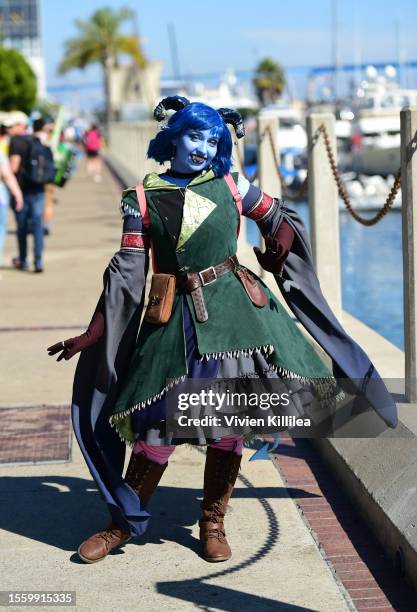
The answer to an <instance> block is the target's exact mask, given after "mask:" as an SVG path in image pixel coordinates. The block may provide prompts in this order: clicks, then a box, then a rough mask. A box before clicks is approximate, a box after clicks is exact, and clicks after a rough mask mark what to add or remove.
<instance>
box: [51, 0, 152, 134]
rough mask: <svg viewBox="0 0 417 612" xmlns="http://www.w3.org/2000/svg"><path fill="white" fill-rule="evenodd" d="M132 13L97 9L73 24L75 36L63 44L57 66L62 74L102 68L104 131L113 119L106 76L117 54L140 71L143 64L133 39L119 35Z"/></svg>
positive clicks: (139, 49)
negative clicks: (88, 16)
mask: <svg viewBox="0 0 417 612" xmlns="http://www.w3.org/2000/svg"><path fill="white" fill-rule="evenodd" d="M133 16H134V12H133V11H132V10H131V9H129V8H126V7H124V8H121V9H119V10H113V9H111V8H107V7H105V8H102V9H98V10H97V11H96V12H95V13H94V14H93V15H92V16H91V18H90V19H89V20H88V21H83V20H81V19H76V20H75V22H74V23H75V25H76V26H77V28H78V30H79V35H78V36H76V37H74V38H70V39H69V40H67V41H66V42H65V57H64V59H63V60H62V62H61V64H60V65H59V66H58V72H59V73H60V74H65V73H66V72H68V71H69V70H72V69H73V68H80V69H84V68H85V67H86V66H88V65H89V64H94V63H97V62H98V63H99V64H101V66H102V68H103V86H104V99H105V117H106V127H107V129H108V127H109V124H110V122H111V120H112V118H113V113H112V108H111V98H110V75H111V70H112V68H113V66H117V64H118V56H119V55H120V54H123V53H125V54H127V55H130V57H132V58H133V59H134V61H135V63H136V64H137V65H138V66H139V67H140V68H142V67H143V66H144V65H145V64H146V60H145V56H144V54H143V52H142V49H141V46H140V41H139V38H138V37H137V36H128V35H125V34H122V33H121V32H120V26H121V24H122V23H123V22H124V21H126V20H127V19H131V18H132V17H133Z"/></svg>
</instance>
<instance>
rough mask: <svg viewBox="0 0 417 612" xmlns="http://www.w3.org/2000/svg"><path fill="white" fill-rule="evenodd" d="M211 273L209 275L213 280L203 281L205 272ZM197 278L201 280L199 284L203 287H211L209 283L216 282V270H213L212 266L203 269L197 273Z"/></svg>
mask: <svg viewBox="0 0 417 612" xmlns="http://www.w3.org/2000/svg"><path fill="white" fill-rule="evenodd" d="M209 271H212V272H211V274H212V276H213V278H212V279H211V280H209V281H207V282H206V281H205V280H204V278H203V274H205V273H206V272H209ZM198 276H199V277H200V280H201V284H202V286H203V287H205V286H206V285H211V283H214V281H216V280H217V274H216V270H215V268H214V266H209V267H208V268H205V269H204V270H200V272H199V273H198Z"/></svg>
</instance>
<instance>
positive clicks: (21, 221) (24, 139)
mask: <svg viewBox="0 0 417 612" xmlns="http://www.w3.org/2000/svg"><path fill="white" fill-rule="evenodd" d="M25 117H26V115H25V114H24V113H20V112H15V113H10V117H9V119H8V122H7V127H8V132H9V135H10V137H11V139H10V146H9V157H10V166H11V168H12V171H13V172H14V173H15V175H16V178H17V181H18V183H19V185H20V188H21V189H22V192H23V199H24V206H23V209H22V210H20V211H16V210H15V215H16V221H17V239H18V246H19V257H18V258H17V259H16V260H15V265H16V267H17V268H19V269H20V270H27V268H28V262H27V235H28V220H29V218H30V219H31V222H32V231H33V238H34V259H35V272H43V267H42V252H43V224H42V219H43V210H44V206H45V188H44V185H39V184H36V183H33V182H30V181H29V180H28V178H27V176H26V167H27V164H28V158H29V155H30V148H31V142H32V140H33V138H37V137H39V136H40V132H41V131H42V128H43V125H44V123H43V120H42V119H37V120H35V121H34V124H33V132H34V134H33V136H32V137H31V136H27V135H26V129H27V117H26V122H25Z"/></svg>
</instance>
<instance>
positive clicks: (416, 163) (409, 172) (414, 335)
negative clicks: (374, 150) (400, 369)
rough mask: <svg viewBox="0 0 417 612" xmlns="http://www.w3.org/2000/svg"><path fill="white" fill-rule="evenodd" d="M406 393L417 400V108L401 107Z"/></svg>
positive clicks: (412, 400)
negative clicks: (402, 108)
mask: <svg viewBox="0 0 417 612" xmlns="http://www.w3.org/2000/svg"><path fill="white" fill-rule="evenodd" d="M400 116H401V196H402V234H403V236H402V238H403V241H402V242H403V279H404V280H403V283H404V350H405V396H406V398H407V400H408V401H409V402H413V403H414V402H416V401H417V384H416V380H417V326H416V315H417V287H416V276H417V154H416V148H417V108H407V109H404V110H402V111H401V113H400Z"/></svg>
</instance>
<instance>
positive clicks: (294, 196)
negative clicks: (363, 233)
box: [236, 123, 401, 226]
mask: <svg viewBox="0 0 417 612" xmlns="http://www.w3.org/2000/svg"><path fill="white" fill-rule="evenodd" d="M264 134H265V135H266V136H267V137H268V139H269V143H270V145H271V152H272V157H273V160H274V168H275V171H276V173H277V175H278V178H279V181H280V183H281V190H282V196H283V197H284V198H285V199H286V200H289V201H291V202H299V201H301V200H303V199H304V197H305V195H306V192H307V188H308V176H306V178H305V179H304V181H303V183H302V185H301V186H300V188H299V189H298V191H295V192H294V191H293V190H290V189H288V187H287V184H286V182H285V180H284V177H283V176H282V172H281V169H280V160H279V159H278V156H277V152H276V149H275V143H274V138H273V135H272V131H271V128H270V127H267V128H266V129H265V132H264ZM320 134H323V140H324V146H325V148H326V153H327V157H328V160H329V164H330V168H331V170H332V174H333V178H334V180H335V183H336V185H337V190H338V193H339V196H340V198H341V199H342V201H343V203H344V205H345V206H346V209H347V211H348V212H349V214H350V215H351V216H352V217H353V218H354V219H355V220H356V221H357V222H358V223H361V224H362V225H368V226H370V225H375V224H376V223H378V221H380V220H381V219H382V218H383V217H385V215H386V214H387V212H388V211H389V210H391V208H392V206H393V204H394V201H395V197H396V195H397V193H398V191H399V189H400V187H401V168H399V169H398V171H397V173H396V175H395V179H394V183H393V185H392V187H391V189H390V192H389V194H388V196H387V199H386V201H385V203H384V204H383V206H382V207H381V209H380V210H379V211H378V212H377V213H376V214H375V215H374V216H373V217H371V218H365V217H362V216H361V215H359V214H358V213H357V212H356V210H355V209H354V208H353V206H352V203H351V201H350V197H349V194H348V193H347V190H346V187H345V184H344V181H343V179H342V177H341V175H340V171H339V169H338V167H337V164H336V160H335V156H334V153H333V151H332V147H331V144H330V139H329V135H328V133H327V130H326V127H325V125H324V124H323V123H322V124H321V125H320V127H319V128H318V135H320ZM236 151H237V157H238V161H239V164H240V167H241V168H242V174H243V176H244V177H245V178H246V179H247V180H248V181H249V182H250V183H252V182H253V181H254V180H255V179H257V178H258V176H259V172H258V170H255V172H254V173H253V174H252V175H248V174H247V173H246V171H245V164H244V160H243V159H242V155H241V152H240V150H239V147H236Z"/></svg>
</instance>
